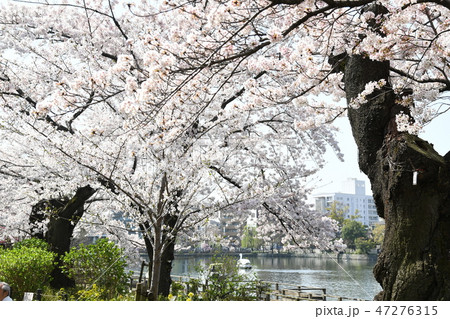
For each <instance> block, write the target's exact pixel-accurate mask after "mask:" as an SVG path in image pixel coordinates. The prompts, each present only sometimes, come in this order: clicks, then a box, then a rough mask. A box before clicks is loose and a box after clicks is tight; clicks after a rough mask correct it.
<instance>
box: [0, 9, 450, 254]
mask: <svg viewBox="0 0 450 319" xmlns="http://www.w3.org/2000/svg"><path fill="white" fill-rule="evenodd" d="M283 2H286V3H283ZM292 2H293V1H289V3H288V1H269V0H246V1H245V0H242V1H236V0H230V1H214V0H209V1H184V0H180V1H178V0H170V1H169V0H167V1H159V2H155V3H152V2H149V1H130V2H120V1H107V0H104V1H94V0H83V1H81V0H79V1H77V0H66V1H58V0H54V1H43V0H42V1H39V0H38V1H32V2H31V1H30V2H27V1H12V0H9V1H4V2H2V10H1V14H0V34H1V37H2V38H1V40H0V54H1V55H0V96H1V102H0V103H1V110H0V121H1V122H0V123H1V126H0V128H1V130H0V134H1V136H2V143H3V144H2V149H1V153H0V156H1V157H0V163H1V165H2V166H1V167H2V168H1V172H2V177H3V176H4V177H5V178H4V179H2V182H1V184H0V185H1V186H0V190H1V194H2V195H3V196H2V199H1V200H0V201H1V203H2V206H1V207H4V208H2V209H1V214H2V219H3V220H5V222H2V223H4V224H11V225H13V226H11V227H13V228H14V229H21V230H22V231H23V232H26V231H27V230H26V229H24V226H23V225H24V220H27V216H28V215H27V214H29V209H30V207H31V205H33V203H35V202H36V201H37V200H39V199H42V198H51V197H58V196H66V195H67V194H73V192H74V191H75V190H76V189H77V188H79V187H82V186H83V185H86V184H89V185H91V186H93V187H95V188H96V189H97V190H98V191H97V193H96V195H95V198H93V199H92V203H90V206H89V211H90V212H92V215H89V216H86V217H85V220H84V222H85V226H83V227H86V228H89V227H90V226H89V225H91V226H92V227H91V229H94V228H95V227H97V228H99V229H101V231H103V230H105V229H107V230H108V232H112V231H113V229H116V230H117V229H120V227H118V225H114V227H109V225H110V224H109V222H108V220H109V218H107V216H108V214H110V212H111V211H122V212H125V214H126V215H127V216H128V218H129V219H130V220H132V221H133V223H134V224H135V226H136V225H137V224H140V225H144V224H145V225H149V227H148V228H147V229H146V230H145V232H148V236H149V237H151V238H154V239H155V238H157V237H158V236H160V237H161V236H162V234H163V233H165V234H166V238H171V236H176V234H178V233H179V232H181V231H182V230H184V229H186V231H188V232H189V230H190V229H192V228H195V225H198V224H199V223H203V222H204V221H205V220H207V219H208V218H209V217H211V216H214V214H216V213H217V212H219V211H221V210H222V209H226V208H229V207H232V206H234V205H239V207H240V209H241V210H242V211H245V209H254V208H255V207H257V206H258V205H259V206H258V207H260V208H261V207H262V206H261V205H263V204H264V203H265V204H266V205H268V206H267V208H265V210H267V212H268V213H269V215H268V216H272V217H276V218H275V220H278V221H280V220H284V221H289V222H288V223H289V224H290V225H291V226H292V228H289V227H284V230H285V231H286V230H287V229H290V231H289V233H290V236H291V239H293V238H295V241H296V242H298V243H299V244H302V245H303V244H313V245H319V244H320V245H322V246H327V247H328V246H329V243H330V238H333V237H334V236H333V235H332V233H333V229H334V228H333V227H334V226H333V223H332V222H331V221H330V220H329V219H327V218H325V217H324V216H321V215H319V214H317V213H315V212H313V210H311V209H310V208H306V205H305V202H304V199H303V198H304V196H305V195H306V194H307V193H308V192H309V190H308V189H306V188H305V187H304V185H303V184H302V181H304V178H305V177H307V176H309V175H311V174H313V173H314V171H316V170H317V169H320V168H321V167H322V165H323V158H322V156H323V154H324V152H326V150H327V148H330V147H331V148H332V149H333V150H334V151H335V152H336V153H338V154H339V148H338V146H337V143H336V141H335V139H334V134H333V128H332V127H331V126H329V125H328V123H331V122H332V121H333V120H334V119H335V118H336V117H338V116H341V115H343V114H345V110H346V107H355V106H356V107H357V106H358V105H360V104H361V103H365V102H367V99H370V98H371V94H372V93H373V92H375V91H376V90H377V89H380V88H382V87H383V88H392V90H394V92H402V90H404V89H411V88H412V89H413V90H412V92H413V93H412V95H411V96H410V97H408V99H410V100H406V99H405V100H402V103H403V104H404V105H405V107H408V108H411V112H410V113H411V114H412V116H414V120H415V121H414V132H416V131H417V130H418V129H420V127H421V125H423V124H424V123H425V122H426V121H428V120H430V118H431V117H432V116H433V114H434V113H433V112H430V111H429V110H430V107H429V105H430V102H432V101H435V100H436V99H437V98H438V97H439V95H440V94H441V92H442V91H444V90H446V89H448V87H449V86H450V84H449V81H448V75H447V71H448V60H449V58H450V51H449V41H450V40H449V35H448V29H449V21H450V20H449V19H448V16H449V10H448V8H446V7H445V6H444V5H442V4H440V3H439V2H433V1H430V2H427V3H415V2H411V1H409V0H389V1H388V0H381V1H377V2H376V3H377V4H379V5H382V6H384V8H385V11H383V13H380V14H375V13H373V12H372V11H370V10H365V9H366V7H367V6H369V5H371V4H374V3H375V1H355V2H352V1H350V2H348V1H347V2H346V1H338V0H336V1H314V0H304V1H298V3H295V4H292ZM374 21H375V22H376V23H375V25H379V26H380V27H379V28H378V29H374V28H373V27H372V26H373V25H374ZM186 30H189V32H186ZM341 54H342V56H344V58H342V60H340V61H338V63H337V64H330V62H329V61H330V59H329V58H330V56H339V55H341ZM352 54H358V55H363V56H366V57H368V58H370V59H373V60H378V61H389V63H390V70H391V74H390V78H389V79H388V81H387V82H378V83H370V84H369V85H368V86H367V87H366V89H365V90H364V92H362V93H361V94H360V96H358V97H357V98H356V99H355V100H354V101H353V102H352V103H350V104H351V105H348V106H345V105H344V103H342V100H343V98H344V97H345V92H344V90H343V76H344V74H343V69H344V68H345V55H352ZM397 122H398V123H400V124H401V123H403V124H404V125H406V122H407V121H406V119H405V118H404V116H403V115H398V116H397ZM408 123H409V121H408ZM400 127H401V128H404V129H406V130H409V131H410V132H413V131H411V127H410V126H408V127H406V126H404V127H403V126H402V125H400ZM17 154H20V156H17ZM287 185H289V187H288V186H287ZM286 194H292V195H291V196H286ZM277 198H278V199H280V198H284V199H283V200H281V199H280V201H278V200H277ZM287 198H290V200H292V202H290V201H289V200H288V199H287ZM10 199H14V200H12V201H11V200H10ZM289 203H290V204H289ZM236 207H238V206H236ZM102 212H103V213H102ZM108 212H109V213H108ZM167 214H177V216H178V220H179V222H178V223H177V225H176V226H175V227H174V228H173V229H171V230H167V229H164V231H163V229H162V225H159V226H158V223H159V221H160V220H161V218H162V216H164V215H167ZM3 217H4V218H3ZM111 223H112V224H114V223H113V222H111ZM81 224H82V223H81ZM81 224H80V225H81ZM94 225H95V227H94ZM269 225H270V227H275V226H273V225H275V223H272V222H271V223H265V224H264V226H265V227H269ZM294 226H295V227H294ZM80 227H81V226H80ZM108 227H109V228H108ZM277 227H279V226H277ZM319 230H322V231H319ZM126 232H127V231H126ZM145 232H144V233H145ZM168 232H172V233H171V234H168ZM261 232H262V233H268V231H266V230H261ZM144 235H145V234H144ZM192 236H194V235H192ZM119 237H120V236H119ZM133 241H135V239H133Z"/></svg>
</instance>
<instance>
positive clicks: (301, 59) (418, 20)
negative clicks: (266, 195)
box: [130, 0, 450, 300]
mask: <svg viewBox="0 0 450 319" xmlns="http://www.w3.org/2000/svg"><path fill="white" fill-rule="evenodd" d="M166 8H167V10H168V11H170V12H176V13H177V16H178V17H179V18H176V17H174V18H173V19H171V21H172V20H173V21H180V20H181V19H183V17H185V16H190V17H191V20H190V24H189V22H183V26H185V27H186V28H188V29H189V30H193V31H192V32H191V33H190V34H189V36H188V37H187V42H188V44H189V45H186V44H185V43H184V42H183V39H184V38H183V37H182V36H181V34H180V32H176V31H177V29H176V28H175V29H167V30H166V32H165V33H161V32H158V35H159V36H158V38H157V39H154V38H149V44H150V45H153V47H154V48H155V50H156V51H159V52H171V53H174V52H180V53H179V54H178V53H177V54H176V55H175V57H176V58H180V59H181V60H182V61H189V62H190V64H189V66H187V67H186V69H185V70H186V72H187V73H188V74H189V77H188V80H189V82H192V81H195V79H197V78H198V77H199V76H202V75H204V74H211V78H214V77H215V76H218V75H220V74H223V73H222V71H226V72H227V73H226V74H227V75H225V76H224V79H223V81H222V83H223V86H224V87H226V86H227V85H230V83H231V84H234V83H235V82H234V81H236V80H237V79H239V82H240V83H245V89H244V90H243V91H240V92H239V94H238V95H237V96H236V99H239V100H245V102H246V104H245V105H264V106H267V105H274V104H275V105H290V106H291V108H290V110H296V109H297V110H298V111H297V112H301V114H302V115H305V114H308V113H309V114H311V115H313V116H310V117H309V120H307V121H301V120H300V121H299V120H297V122H296V123H297V126H298V127H301V128H305V127H314V126H317V125H320V124H321V123H326V122H328V121H331V120H333V119H334V118H335V117H336V116H339V115H340V114H342V112H343V109H342V108H339V107H336V105H339V104H337V102H338V101H341V99H346V100H347V107H346V110H348V116H349V119H350V123H351V126H352V130H353V135H354V138H355V141H356V144H357V146H358V150H359V165H360V168H361V169H362V170H363V171H364V172H365V173H366V174H367V175H368V177H369V179H370V180H371V183H372V190H373V194H374V198H375V202H376V205H377V209H378V213H379V215H380V216H381V217H383V218H385V220H386V236H385V240H384V246H383V252H382V254H381V255H380V258H379V260H378V263H377V266H376V267H375V270H374V273H375V277H376V279H377V280H378V281H379V282H380V284H381V285H382V287H383V292H382V293H380V294H379V295H378V296H377V299H383V300H436V299H437V300H442V299H445V300H448V299H450V295H449V293H448V291H449V290H448V289H447V288H446V287H448V283H449V269H450V268H449V264H448V263H449V258H448V243H449V238H448V232H447V231H446V229H447V228H448V224H449V202H448V199H449V194H450V189H449V184H448V176H449V164H448V163H449V160H448V158H449V155H448V154H447V155H445V156H442V155H440V154H438V153H437V152H436V151H434V149H433V147H432V145H431V144H429V143H427V142H426V141H423V140H422V139H420V138H418V137H417V134H418V133H419V132H420V129H421V128H422V127H423V126H424V125H426V124H427V123H428V122H429V121H431V120H432V119H433V118H435V117H436V116H438V115H439V114H440V113H442V112H445V111H447V110H448V108H449V106H448V105H449V104H448V101H447V100H448V97H447V96H446V95H442V94H443V92H445V91H448V89H449V87H450V81H449V78H448V73H447V72H448V65H449V63H448V59H449V39H450V37H449V35H448V30H449V27H448V26H449V24H448V23H449V8H450V3H449V2H448V1H427V0H424V1H409V0H398V1H397V0H389V1H384V0H381V1H368V0H361V1H358V0H356V1H345V0H343V1H339V0H324V1H308V0H306V1H305V0H271V1H201V2H200V1H198V2H197V1H196V2H194V1H193V2H188V3H185V2H183V1H167V2H166ZM144 10H145V9H144V8H141V7H139V6H138V5H137V4H136V5H135V6H130V11H131V12H134V13H135V14H138V12H139V13H140V14H142V12H143V11H144ZM147 12H148V13H147V14H151V13H150V12H149V11H147ZM179 24H181V22H180V23H179ZM194 25H195V26H196V27H195V26H194ZM178 30H179V29H178ZM164 35H166V37H164ZM163 39H167V40H163ZM169 40H172V41H169ZM177 40H178V43H180V44H181V43H183V46H182V50H181V51H178V50H177V48H176V47H174V42H175V43H176V42H177ZM167 43H170V44H171V45H170V46H169V45H167ZM161 48H162V50H163V51H160V50H161ZM190 58H191V59H190ZM191 61H193V62H191ZM210 71H213V72H211V73H208V72H210ZM185 85H187V82H183V83H182V86H183V87H184V86H185ZM236 99H234V100H233V101H235V100H236Z"/></svg>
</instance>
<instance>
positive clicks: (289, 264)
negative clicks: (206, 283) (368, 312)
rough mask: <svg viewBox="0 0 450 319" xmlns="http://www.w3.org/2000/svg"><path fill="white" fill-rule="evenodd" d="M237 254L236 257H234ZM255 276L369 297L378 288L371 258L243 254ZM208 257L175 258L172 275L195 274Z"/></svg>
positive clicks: (332, 292)
mask: <svg viewBox="0 0 450 319" xmlns="http://www.w3.org/2000/svg"><path fill="white" fill-rule="evenodd" d="M238 258H239V257H238V256H236V260H237V259H238ZM246 258H248V259H249V260H250V261H251V263H252V265H253V267H254V268H253V269H252V270H251V272H254V273H255V274H256V275H257V277H258V279H260V280H264V281H273V282H280V283H289V284H295V285H301V286H309V287H318V288H326V289H327V294H330V295H336V296H343V297H349V298H360V299H368V300H371V299H373V297H374V296H375V295H376V294H377V293H378V292H379V291H380V290H381V287H380V285H379V284H378V283H377V282H376V281H375V278H374V277H373V273H372V269H373V266H374V265H375V262H374V261H368V260H349V261H344V260H340V261H336V260H333V259H329V258H302V257H246ZM210 262H211V257H177V258H175V261H174V267H173V270H172V274H173V275H189V274H190V275H195V274H196V273H197V271H196V266H198V265H203V266H205V265H207V264H209V263H210Z"/></svg>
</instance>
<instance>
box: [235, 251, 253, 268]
mask: <svg viewBox="0 0 450 319" xmlns="http://www.w3.org/2000/svg"><path fill="white" fill-rule="evenodd" d="M237 266H238V268H239V269H251V268H252V264H251V262H250V260H248V259H245V258H242V254H239V260H238V261H237Z"/></svg>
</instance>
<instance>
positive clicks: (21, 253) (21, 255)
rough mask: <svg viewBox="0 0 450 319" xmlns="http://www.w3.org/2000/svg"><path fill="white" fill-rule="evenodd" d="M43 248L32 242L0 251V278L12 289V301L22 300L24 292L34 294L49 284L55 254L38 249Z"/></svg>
mask: <svg viewBox="0 0 450 319" xmlns="http://www.w3.org/2000/svg"><path fill="white" fill-rule="evenodd" d="M44 246H45V245H44V244H42V243H40V242H38V240H33V241H26V242H25V243H23V244H16V245H14V247H13V248H12V249H5V250H0V278H1V280H2V281H5V282H7V283H8V284H9V285H10V286H11V287H12V289H13V291H12V297H13V299H16V300H22V299H23V294H24V292H36V290H37V289H42V288H44V287H46V286H47V285H48V284H49V282H50V280H51V276H50V273H51V272H52V270H53V269H54V266H55V265H54V259H55V254H54V253H52V252H50V251H48V250H46V249H43V248H40V247H44Z"/></svg>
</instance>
